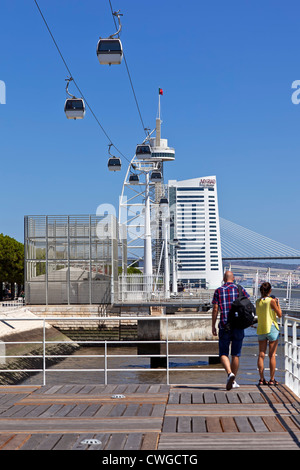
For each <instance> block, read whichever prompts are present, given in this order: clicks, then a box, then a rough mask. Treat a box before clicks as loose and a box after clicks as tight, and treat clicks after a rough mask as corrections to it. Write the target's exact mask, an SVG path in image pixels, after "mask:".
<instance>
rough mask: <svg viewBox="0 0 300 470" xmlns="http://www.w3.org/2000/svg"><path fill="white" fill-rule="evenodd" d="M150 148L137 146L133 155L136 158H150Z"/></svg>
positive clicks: (148, 146)
mask: <svg viewBox="0 0 300 470" xmlns="http://www.w3.org/2000/svg"><path fill="white" fill-rule="evenodd" d="M151 154H152V152H151V147H150V145H137V147H136V150H135V155H136V157H137V158H141V159H143V158H145V159H148V158H151Z"/></svg>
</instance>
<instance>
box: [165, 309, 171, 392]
mask: <svg viewBox="0 0 300 470" xmlns="http://www.w3.org/2000/svg"><path fill="white" fill-rule="evenodd" d="M166 322H167V324H166V355H167V385H170V371H169V319H168V317H166Z"/></svg>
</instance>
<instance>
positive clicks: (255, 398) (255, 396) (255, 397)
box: [250, 392, 266, 403]
mask: <svg viewBox="0 0 300 470" xmlns="http://www.w3.org/2000/svg"><path fill="white" fill-rule="evenodd" d="M250 396H251V398H252V400H253V403H266V400H265V399H264V397H263V396H262V394H261V393H260V392H250Z"/></svg>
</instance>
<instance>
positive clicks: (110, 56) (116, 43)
mask: <svg viewBox="0 0 300 470" xmlns="http://www.w3.org/2000/svg"><path fill="white" fill-rule="evenodd" d="M97 56H98V59H99V62H100V64H104V65H105V64H109V65H111V64H120V63H121V62H122V58H123V49H122V43H121V41H120V39H114V38H110V39H99V41H98V45H97Z"/></svg>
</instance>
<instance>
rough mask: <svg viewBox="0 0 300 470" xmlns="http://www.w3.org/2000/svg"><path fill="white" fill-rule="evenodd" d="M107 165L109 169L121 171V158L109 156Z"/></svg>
mask: <svg viewBox="0 0 300 470" xmlns="http://www.w3.org/2000/svg"><path fill="white" fill-rule="evenodd" d="M107 166H108V169H109V171H120V170H121V159H120V158H118V157H113V158H109V160H108V164H107Z"/></svg>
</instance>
